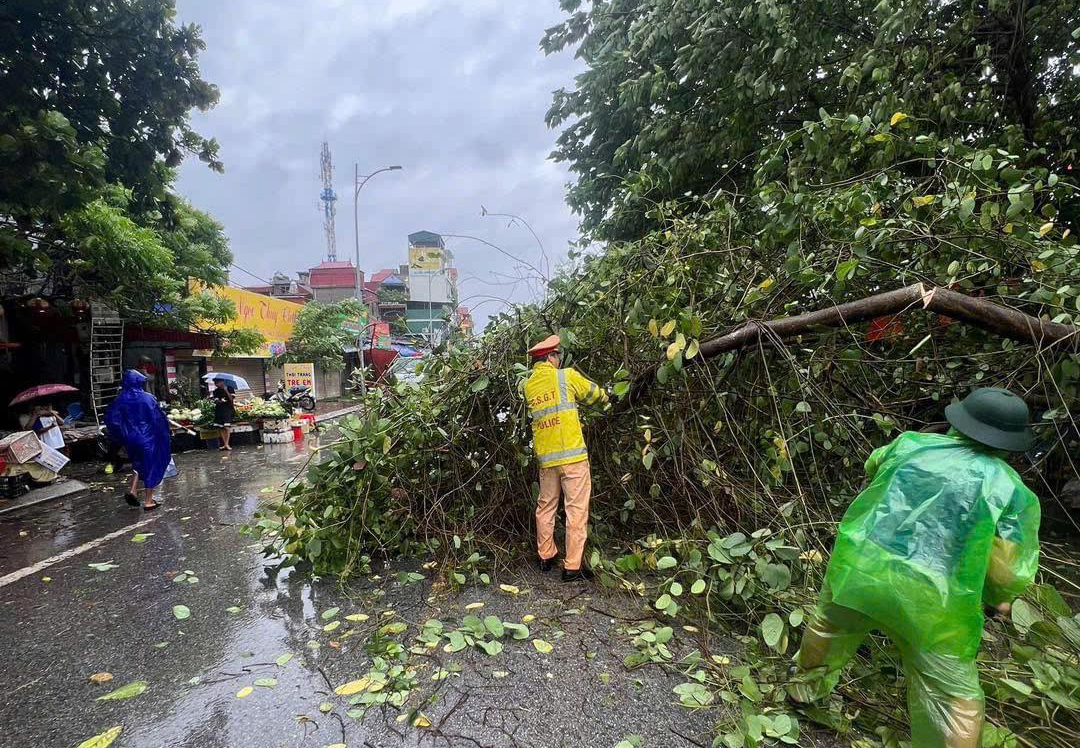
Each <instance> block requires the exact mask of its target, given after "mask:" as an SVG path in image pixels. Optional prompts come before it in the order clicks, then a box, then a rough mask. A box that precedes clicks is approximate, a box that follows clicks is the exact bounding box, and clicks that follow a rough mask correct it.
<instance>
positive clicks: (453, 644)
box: [443, 631, 469, 654]
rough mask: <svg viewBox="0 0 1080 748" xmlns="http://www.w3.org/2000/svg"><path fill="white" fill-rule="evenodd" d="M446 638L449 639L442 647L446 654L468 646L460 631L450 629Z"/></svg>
mask: <svg viewBox="0 0 1080 748" xmlns="http://www.w3.org/2000/svg"><path fill="white" fill-rule="evenodd" d="M447 639H449V641H448V643H447V644H446V645H445V646H444V647H443V651H444V652H446V653H448V654H452V653H454V652H460V651H461V650H463V649H465V647H467V646H469V644H468V642H466V641H465V635H464V634H463V633H461V632H460V631H451V632H450V634H449V636H448V637H447Z"/></svg>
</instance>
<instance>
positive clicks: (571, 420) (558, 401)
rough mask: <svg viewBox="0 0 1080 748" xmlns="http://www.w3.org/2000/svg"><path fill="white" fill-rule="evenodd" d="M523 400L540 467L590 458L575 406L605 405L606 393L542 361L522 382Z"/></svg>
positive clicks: (588, 382) (574, 371) (576, 375)
mask: <svg viewBox="0 0 1080 748" xmlns="http://www.w3.org/2000/svg"><path fill="white" fill-rule="evenodd" d="M525 399H526V400H527V401H528V403H529V415H530V416H531V417H532V431H533V449H534V450H535V451H536V459H537V461H538V462H539V463H540V467H542V468H548V467H557V466H559V465H569V464H571V463H574V462H581V461H582V460H587V459H588V458H589V453H588V452H587V451H586V449H585V437H584V436H583V435H582V433H581V420H580V419H579V418H578V410H577V404H578V403H579V402H583V403H585V404H587V405H592V404H594V403H597V402H601V403H606V402H607V401H608V397H607V393H606V392H604V391H603V390H602V389H601V388H600V387H597V386H596V385H595V384H594V383H592V382H590V381H589V380H588V379H586V378H585V377H583V376H581V374H579V373H578V372H577V371H576V370H574V369H556V368H555V367H554V366H552V365H551V364H549V363H548V362H547V361H541V362H540V363H538V364H536V365H535V366H534V367H533V373H532V375H531V376H530V377H529V379H528V381H526V382H525Z"/></svg>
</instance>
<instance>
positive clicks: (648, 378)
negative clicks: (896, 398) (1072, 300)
mask: <svg viewBox="0 0 1080 748" xmlns="http://www.w3.org/2000/svg"><path fill="white" fill-rule="evenodd" d="M917 306H918V307H921V308H923V309H925V310H926V311H928V312H935V313H937V314H941V315H943V316H946V317H950V318H952V319H955V320H959V321H961V322H966V323H967V324H969V325H972V326H974V327H978V328H980V329H982V330H986V331H987V332H991V333H995V334H997V335H1000V336H1002V337H1005V338H1009V339H1010V340H1016V341H1019V342H1021V343H1027V344H1032V345H1036V346H1039V347H1046V346H1054V347H1056V348H1058V349H1059V350H1060V351H1063V352H1080V328H1077V327H1074V326H1073V325H1063V324H1059V323H1056V322H1046V321H1044V320H1041V319H1038V318H1037V317H1032V316H1031V315H1029V314H1024V313H1023V312H1021V311H1018V310H1016V309H1010V308H1009V307H1005V306H1002V305H1000V304H995V303H994V302H992V301H987V300H986V299H978V298H975V297H972V296H968V295H966V294H962V293H957V292H956V291H950V290H949V289H947V288H941V287H936V288H927V287H926V286H924V285H923V284H921V283H916V284H914V285H911V286H905V287H904V288H899V289H897V290H895V291H888V292H886V293H880V294H875V295H874V296H868V297H866V298H864V299H858V300H856V301H849V302H847V303H845V304H838V305H836V306H832V307H828V308H826V309H819V310H817V311H814V312H808V313H806V314H800V315H798V316H795V317H784V318H781V319H775V320H770V321H768V322H760V321H757V320H752V321H750V322H747V323H746V324H744V325H742V326H741V327H739V328H737V329H735V330H733V331H732V332H729V333H727V334H726V335H721V336H719V337H716V338H712V339H710V340H707V341H705V342H704V343H702V344H701V353H700V355H699V356H697V357H695V358H693V359H690V360H688V361H686V362H685V364H684V365H685V366H691V365H693V364H695V363H698V362H699V361H706V360H708V359H710V358H714V357H716V356H719V355H720V354H722V353H727V352H728V351H734V350H738V349H741V348H745V347H747V346H749V345H752V344H754V343H757V342H758V341H760V340H764V341H766V342H768V341H770V340H773V339H777V340H783V339H785V338H791V337H794V336H796V335H801V334H803V333H806V332H810V331H812V330H813V329H814V328H817V327H843V326H847V325H851V324H854V323H857V322H863V321H866V320H870V319H874V318H876V317H883V316H887V315H896V314H902V313H904V312H907V311H909V310H911V309H913V308H915V307H917ZM658 368H659V365H655V366H651V367H650V368H649V369H648V370H647V371H645V372H643V373H641V374H639V375H638V376H637V377H635V378H634V384H633V386H632V387H631V388H630V392H629V393H628V394H627V397H626V398H625V399H624V400H623V401H622V402H620V403H619V404H618V405H617V406H616V408H615V411H614V412H620V411H622V410H625V409H626V408H627V407H629V406H630V405H631V404H632V403H633V402H634V401H636V400H638V399H639V398H641V397H642V396H644V395H645V393H646V392H648V390H649V388H650V387H651V386H652V382H653V380H654V379H655V378H656V370H657V369H658Z"/></svg>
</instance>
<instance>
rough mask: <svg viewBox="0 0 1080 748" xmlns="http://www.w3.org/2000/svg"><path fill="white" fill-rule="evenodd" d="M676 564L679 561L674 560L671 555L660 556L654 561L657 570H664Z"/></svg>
mask: <svg viewBox="0 0 1080 748" xmlns="http://www.w3.org/2000/svg"><path fill="white" fill-rule="evenodd" d="M678 564H679V562H678V561H676V560H675V559H674V558H673V557H672V556H661V557H660V558H659V559H657V561H656V568H657V570H659V571H664V570H665V569H671V568H673V567H675V566H678Z"/></svg>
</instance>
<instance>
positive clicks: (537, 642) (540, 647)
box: [532, 639, 555, 654]
mask: <svg viewBox="0 0 1080 748" xmlns="http://www.w3.org/2000/svg"><path fill="white" fill-rule="evenodd" d="M532 643H533V646H534V647H536V651H537V652H539V653H541V654H551V652H552V651H554V649H555V647H553V646H551V642H546V641H544V640H543V639H533V640H532Z"/></svg>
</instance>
